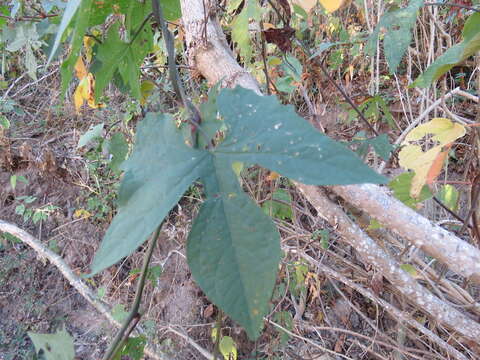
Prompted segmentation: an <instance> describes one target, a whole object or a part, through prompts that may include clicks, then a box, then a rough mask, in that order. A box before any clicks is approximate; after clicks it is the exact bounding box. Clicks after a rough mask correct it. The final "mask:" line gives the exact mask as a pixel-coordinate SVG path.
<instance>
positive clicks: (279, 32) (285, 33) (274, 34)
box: [263, 27, 295, 52]
mask: <svg viewBox="0 0 480 360" xmlns="http://www.w3.org/2000/svg"><path fill="white" fill-rule="evenodd" d="M263 34H264V35H265V40H266V41H267V43H271V44H275V45H277V46H278V48H279V49H280V50H281V51H282V52H290V51H291V50H292V36H294V35H295V30H294V29H292V28H291V27H284V28H281V29H267V30H264V31H263Z"/></svg>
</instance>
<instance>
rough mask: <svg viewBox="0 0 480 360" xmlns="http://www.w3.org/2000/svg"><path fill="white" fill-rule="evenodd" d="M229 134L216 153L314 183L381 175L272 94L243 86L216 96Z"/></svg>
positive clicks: (376, 178) (379, 180)
mask: <svg viewBox="0 0 480 360" xmlns="http://www.w3.org/2000/svg"><path fill="white" fill-rule="evenodd" d="M217 103H218V107H219V110H220V114H221V115H223V117H224V118H225V123H226V125H227V127H228V129H229V136H228V137H227V138H226V139H225V141H223V142H222V143H221V144H220V145H219V146H218V148H217V149H216V150H215V152H216V153H217V154H218V156H224V157H228V158H229V159H230V160H231V161H232V162H234V161H243V162H245V163H247V164H259V165H261V166H263V167H266V168H268V169H270V170H273V171H275V172H278V173H280V174H282V175H283V176H286V177H289V178H291V179H294V180H297V181H300V182H302V183H304V184H312V185H346V184H355V183H362V182H370V183H383V182H384V181H385V179H384V177H382V176H380V175H378V174H377V173H375V172H374V171H372V170H371V169H370V168H369V167H368V166H366V165H365V164H364V163H363V162H362V161H361V160H360V159H359V158H358V157H357V156H356V155H355V154H354V153H353V152H351V151H350V150H348V149H347V148H346V147H345V146H343V145H341V144H339V143H337V142H335V141H334V140H332V139H330V138H329V137H328V136H325V135H324V134H322V133H320V132H319V131H317V130H316V129H315V128H314V127H313V126H312V125H310V124H309V123H308V122H307V121H305V120H304V119H302V118H301V117H300V116H298V115H297V114H296V113H295V110H294V108H293V106H283V105H281V104H280V103H279V102H278V100H277V98H276V97H274V96H258V95H256V94H255V93H254V92H253V91H249V90H246V89H243V88H240V87H238V88H236V89H234V90H223V91H222V92H221V93H220V95H219V96H218V99H217Z"/></svg>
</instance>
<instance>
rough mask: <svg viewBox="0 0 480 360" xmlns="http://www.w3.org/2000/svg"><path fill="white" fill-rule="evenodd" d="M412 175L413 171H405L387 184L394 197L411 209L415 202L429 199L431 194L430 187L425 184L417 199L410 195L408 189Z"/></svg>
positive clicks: (415, 204) (415, 205)
mask: <svg viewBox="0 0 480 360" xmlns="http://www.w3.org/2000/svg"><path fill="white" fill-rule="evenodd" d="M414 176H415V173H413V172H406V173H403V174H401V175H399V176H397V177H396V178H395V179H393V180H392V181H390V183H389V184H388V186H389V187H390V189H392V190H393V195H394V196H395V198H397V199H398V200H400V201H401V202H402V203H404V204H405V205H407V206H409V207H411V208H412V209H416V207H417V204H419V203H422V202H423V201H425V200H427V199H430V198H431V197H432V196H433V194H432V193H431V191H430V189H429V188H428V186H426V185H425V186H424V187H423V188H422V191H421V192H420V195H419V197H418V199H416V198H414V197H412V196H411V195H410V189H411V187H412V180H413V177H414Z"/></svg>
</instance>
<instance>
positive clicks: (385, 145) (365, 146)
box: [352, 131, 394, 161]
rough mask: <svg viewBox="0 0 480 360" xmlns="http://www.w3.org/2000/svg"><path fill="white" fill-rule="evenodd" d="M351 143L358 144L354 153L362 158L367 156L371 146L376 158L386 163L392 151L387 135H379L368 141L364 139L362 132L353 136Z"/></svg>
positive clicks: (364, 135)
mask: <svg viewBox="0 0 480 360" xmlns="http://www.w3.org/2000/svg"><path fill="white" fill-rule="evenodd" d="M352 143H357V144H359V147H358V149H357V151H356V152H357V154H358V155H359V156H360V157H362V158H363V157H365V156H366V155H367V154H368V150H369V147H370V146H372V147H373V148H374V149H375V152H376V153H377V154H378V156H380V157H381V158H382V159H383V160H385V161H388V159H389V158H390V153H391V152H392V151H393V150H394V147H393V145H392V144H390V141H389V140H388V135H387V134H381V135H379V136H376V137H374V138H370V139H369V138H367V137H366V134H365V132H364V131H360V132H359V133H357V134H356V135H355V137H354V138H353V140H352Z"/></svg>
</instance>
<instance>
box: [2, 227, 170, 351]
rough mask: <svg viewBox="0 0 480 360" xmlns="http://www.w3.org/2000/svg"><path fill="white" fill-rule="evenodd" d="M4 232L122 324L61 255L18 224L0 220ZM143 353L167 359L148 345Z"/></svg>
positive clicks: (107, 316)
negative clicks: (47, 262)
mask: <svg viewBox="0 0 480 360" xmlns="http://www.w3.org/2000/svg"><path fill="white" fill-rule="evenodd" d="M1 232H6V233H9V234H12V235H13V236H15V237H17V238H18V239H19V240H21V241H22V242H23V243H24V244H27V245H28V246H30V247H31V248H32V249H33V250H35V252H36V253H37V254H38V255H39V256H40V257H41V258H44V259H47V260H48V261H49V262H50V263H52V264H53V265H54V266H55V267H56V268H57V269H58V270H60V272H61V273H62V275H63V276H64V277H65V279H66V280H67V281H68V282H69V283H70V285H72V286H73V287H74V288H75V289H76V290H77V291H78V292H79V294H80V295H82V296H83V297H84V298H85V300H87V301H88V302H89V303H90V304H91V305H92V306H93V307H94V308H95V309H97V311H98V312H99V313H100V314H102V315H103V316H105V317H106V318H107V320H108V321H109V322H110V324H112V325H113V326H115V327H117V328H120V327H121V326H122V324H121V323H119V322H118V321H117V320H115V319H114V318H113V316H112V313H111V312H110V310H109V307H108V306H107V305H106V304H104V303H103V302H102V301H100V300H99V299H98V297H97V296H96V295H95V294H94V292H93V291H92V290H91V289H90V288H89V287H88V286H87V285H85V284H84V283H83V281H82V280H81V279H80V278H79V277H78V276H77V275H75V273H74V272H73V271H72V269H71V268H70V267H69V266H68V265H67V264H66V263H65V261H64V260H63V259H62V257H61V256H59V255H58V254H55V253H54V252H53V251H52V250H50V249H49V248H47V247H46V246H45V245H43V244H42V243H41V242H40V241H38V240H37V239H36V238H34V237H33V236H32V235H30V234H29V233H28V232H26V231H24V230H22V229H20V228H19V227H18V226H16V225H13V224H10V223H8V222H6V221H3V220H0V233H1ZM145 354H146V355H148V356H150V357H151V358H152V359H157V360H165V359H168V356H167V355H165V354H163V353H161V352H159V351H158V350H153V349H152V348H150V347H149V346H147V347H145Z"/></svg>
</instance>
